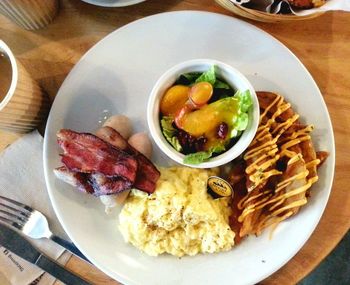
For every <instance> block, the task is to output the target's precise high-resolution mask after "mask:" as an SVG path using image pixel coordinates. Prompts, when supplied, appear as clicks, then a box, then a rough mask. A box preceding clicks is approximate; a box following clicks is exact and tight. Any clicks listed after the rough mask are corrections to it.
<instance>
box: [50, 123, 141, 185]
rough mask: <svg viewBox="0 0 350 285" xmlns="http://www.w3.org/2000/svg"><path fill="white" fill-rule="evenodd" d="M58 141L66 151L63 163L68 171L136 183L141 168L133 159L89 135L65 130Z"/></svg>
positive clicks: (59, 135)
mask: <svg viewBox="0 0 350 285" xmlns="http://www.w3.org/2000/svg"><path fill="white" fill-rule="evenodd" d="M57 137H58V139H57V141H58V144H59V145H60V146H61V148H62V149H63V151H64V154H63V155H62V162H63V164H64V165H65V166H66V167H67V168H68V169H70V170H72V171H76V172H82V173H101V174H103V175H106V176H109V177H122V178H124V179H126V180H128V181H129V182H131V183H134V182H135V179H136V171H137V166H138V164H137V161H136V159H135V158H134V157H132V156H131V155H129V154H127V153H125V152H124V151H121V150H120V149H117V148H115V147H113V146H111V145H110V144H109V143H106V142H105V141H103V140H101V139H100V138H98V137H96V136H94V135H92V134H88V133H77V132H74V131H72V130H66V129H62V130H60V131H59V132H58V133H57Z"/></svg>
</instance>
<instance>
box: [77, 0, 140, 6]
mask: <svg viewBox="0 0 350 285" xmlns="http://www.w3.org/2000/svg"><path fill="white" fill-rule="evenodd" d="M82 1H83V2H86V3H89V4H92V5H96V6H102V7H125V6H131V5H135V4H138V3H141V2H144V1H146V0H82Z"/></svg>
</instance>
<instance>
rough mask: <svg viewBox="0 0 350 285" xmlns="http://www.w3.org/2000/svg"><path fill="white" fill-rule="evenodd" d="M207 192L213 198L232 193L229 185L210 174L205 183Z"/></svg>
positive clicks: (227, 195)
mask: <svg viewBox="0 0 350 285" xmlns="http://www.w3.org/2000/svg"><path fill="white" fill-rule="evenodd" d="M207 188H208V193H209V194H210V195H212V196H213V198H214V199H216V198H221V197H230V196H232V195H233V190H232V187H231V185H230V184H229V183H228V182H227V181H226V180H224V179H222V178H220V177H217V176H210V177H209V178H208V183H207Z"/></svg>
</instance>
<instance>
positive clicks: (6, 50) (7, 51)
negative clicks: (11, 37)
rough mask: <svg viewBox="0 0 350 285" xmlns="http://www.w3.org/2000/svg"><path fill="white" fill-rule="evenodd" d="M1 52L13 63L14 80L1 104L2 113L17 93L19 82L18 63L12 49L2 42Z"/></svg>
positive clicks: (0, 41)
mask: <svg viewBox="0 0 350 285" xmlns="http://www.w3.org/2000/svg"><path fill="white" fill-rule="evenodd" d="M0 52H2V53H4V54H5V55H6V56H8V58H9V59H10V62H11V68H12V79H11V85H10V88H9V90H8V91H7V93H6V95H5V97H4V99H3V100H2V101H1V102H0V111H1V110H2V109H3V108H5V106H6V105H7V103H8V102H9V101H10V100H11V98H12V96H13V94H14V93H15V90H16V87H17V80H18V68H17V62H16V59H15V56H14V55H13V53H12V51H11V50H10V48H9V47H8V46H7V44H5V42H3V41H2V40H0Z"/></svg>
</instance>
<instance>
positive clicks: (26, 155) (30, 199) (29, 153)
mask: <svg viewBox="0 0 350 285" xmlns="http://www.w3.org/2000/svg"><path fill="white" fill-rule="evenodd" d="M42 152H43V139H42V137H41V135H40V134H39V133H38V132H37V131H33V132H32V133H29V134H26V135H24V136H23V137H22V138H20V139H19V140H18V141H16V142H14V143H13V144H12V145H10V146H9V147H8V148H7V149H5V150H4V151H3V152H2V153H1V154H0V195H2V196H5V197H8V198H11V199H14V200H16V201H19V202H22V203H24V204H27V205H29V206H31V207H33V208H34V209H37V210H39V211H40V212H42V213H43V214H44V215H45V216H46V217H47V219H48V221H49V226H50V229H51V231H52V232H53V233H54V234H56V235H59V236H60V237H62V238H65V239H68V237H67V235H66V234H65V232H64V230H63V229H62V227H61V225H60V223H59V221H58V220H57V218H56V216H55V213H54V211H53V209H52V206H51V203H50V200H49V197H48V194H47V191H46V186H45V180H44V170H43V155H42ZM30 242H32V244H33V245H34V246H36V247H37V248H38V249H40V250H41V251H42V252H44V253H45V254H46V255H47V256H49V257H51V258H52V259H54V260H57V261H59V262H60V263H61V264H65V263H66V262H67V261H68V259H69V258H70V256H71V254H70V253H69V252H67V251H65V249H64V248H62V247H61V246H59V245H57V244H56V243H54V242H53V241H51V240H48V239H40V240H33V239H30ZM43 273H44V272H43V271H42V270H41V269H38V268H37V267H36V266H34V265H32V264H30V263H28V262H26V261H25V260H23V259H21V258H20V257H18V256H16V255H15V254H13V253H11V252H9V251H7V250H6V249H5V248H4V247H1V246H0V280H1V284H6V283H5V282H6V281H2V280H3V279H5V280H6V279H7V280H8V283H9V284H13V285H28V284H30V283H32V282H34V281H35V284H37V285H48V284H53V283H54V281H55V279H54V278H53V277H52V276H51V275H49V274H47V273H45V274H43ZM38 278H39V279H38ZM37 279H38V280H37Z"/></svg>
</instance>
